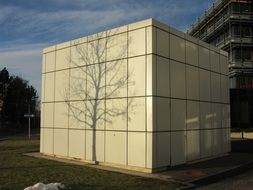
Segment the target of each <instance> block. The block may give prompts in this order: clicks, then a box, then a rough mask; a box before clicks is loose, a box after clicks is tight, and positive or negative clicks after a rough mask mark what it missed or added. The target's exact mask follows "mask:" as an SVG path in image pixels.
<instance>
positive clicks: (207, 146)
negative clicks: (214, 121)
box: [200, 130, 213, 158]
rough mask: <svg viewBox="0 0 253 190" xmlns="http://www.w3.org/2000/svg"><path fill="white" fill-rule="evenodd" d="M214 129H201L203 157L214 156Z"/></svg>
mask: <svg viewBox="0 0 253 190" xmlns="http://www.w3.org/2000/svg"><path fill="white" fill-rule="evenodd" d="M212 139H213V132H212V130H200V149H201V158H206V157H210V156H212V146H213V145H212Z"/></svg>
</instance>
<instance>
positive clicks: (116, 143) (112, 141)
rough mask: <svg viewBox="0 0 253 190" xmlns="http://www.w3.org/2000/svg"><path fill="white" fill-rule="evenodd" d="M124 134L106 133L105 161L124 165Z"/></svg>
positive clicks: (125, 145)
mask: <svg viewBox="0 0 253 190" xmlns="http://www.w3.org/2000/svg"><path fill="white" fill-rule="evenodd" d="M126 147H127V144H126V132H113V131H106V139H105V161H106V162H110V163H115V164H126V158H127V156H126V152H127V151H126Z"/></svg>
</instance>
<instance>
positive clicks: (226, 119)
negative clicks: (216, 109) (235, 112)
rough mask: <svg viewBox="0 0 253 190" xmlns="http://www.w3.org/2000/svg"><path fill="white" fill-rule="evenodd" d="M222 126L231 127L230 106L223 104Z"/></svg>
mask: <svg viewBox="0 0 253 190" xmlns="http://www.w3.org/2000/svg"><path fill="white" fill-rule="evenodd" d="M220 106H221V109H222V110H221V126H222V128H229V127H230V106H229V105H227V104H221V105H220Z"/></svg>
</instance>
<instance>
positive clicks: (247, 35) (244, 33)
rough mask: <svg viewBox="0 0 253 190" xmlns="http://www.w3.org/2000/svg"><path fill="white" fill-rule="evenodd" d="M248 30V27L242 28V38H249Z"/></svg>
mask: <svg viewBox="0 0 253 190" xmlns="http://www.w3.org/2000/svg"><path fill="white" fill-rule="evenodd" d="M250 30H251V28H250V27H249V26H243V28H242V31H243V37H250V36H251V34H250Z"/></svg>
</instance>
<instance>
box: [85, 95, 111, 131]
mask: <svg viewBox="0 0 253 190" xmlns="http://www.w3.org/2000/svg"><path fill="white" fill-rule="evenodd" d="M85 113H86V118H85V124H86V129H94V128H95V129H104V128H105V114H106V113H105V101H104V100H88V101H86V111H85Z"/></svg>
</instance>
